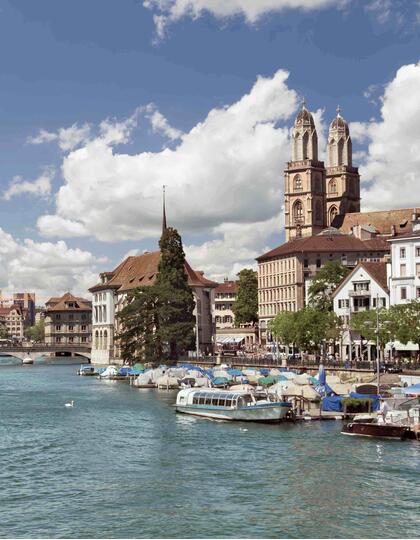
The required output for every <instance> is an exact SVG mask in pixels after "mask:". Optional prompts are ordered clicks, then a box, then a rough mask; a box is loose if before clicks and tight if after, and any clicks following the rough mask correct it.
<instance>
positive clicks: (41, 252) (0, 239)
mask: <svg viewBox="0 0 420 540" xmlns="http://www.w3.org/2000/svg"><path fill="white" fill-rule="evenodd" d="M100 262H103V261H100V260H98V259H95V257H94V256H93V255H92V254H91V253H89V252H88V251H82V250H81V249H71V248H69V247H68V246H67V245H66V243H65V242H64V241H59V242H56V243H51V242H35V241H33V240H29V239H26V240H24V241H18V240H16V239H14V238H13V237H12V236H11V235H10V234H8V233H7V232H5V231H4V230H3V229H1V228H0V289H1V290H2V291H3V292H5V295H6V296H7V295H8V294H11V293H13V292H18V291H34V292H35V293H36V295H37V302H38V301H45V300H46V299H48V298H49V297H50V296H55V295H61V294H63V293H64V292H66V291H71V292H73V293H75V294H77V295H80V296H86V295H87V296H89V293H88V291H87V289H88V287H91V286H92V285H93V284H95V283H96V281H97V272H96V268H95V267H96V264H97V263H100Z"/></svg>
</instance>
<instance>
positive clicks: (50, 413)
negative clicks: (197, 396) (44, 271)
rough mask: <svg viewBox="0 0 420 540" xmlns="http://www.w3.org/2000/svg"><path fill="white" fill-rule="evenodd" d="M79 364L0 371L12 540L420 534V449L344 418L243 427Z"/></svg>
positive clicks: (1, 441) (3, 501)
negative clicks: (350, 430)
mask: <svg viewBox="0 0 420 540" xmlns="http://www.w3.org/2000/svg"><path fill="white" fill-rule="evenodd" d="M75 370H76V368H75V367H74V366H45V365H43V366H41V365H40V366H34V367H32V368H30V369H24V368H22V367H20V366H19V367H10V366H8V367H3V368H1V369H0V410H1V416H0V460H1V467H0V485H1V486H2V489H1V490H0V536H1V537H5V538H11V537H51V536H57V537H67V538H79V537H82V538H90V537H109V538H121V537H126V538H130V537H160V538H162V537H163V538H165V537H172V538H173V537H184V538H203V537H218V538H220V537H223V538H227V537H236V538H243V537H251V538H258V537H266V538H274V537H279V536H280V537H281V536H283V537H289V538H297V537H303V538H308V537H319V538H328V537H338V538H340V537H341V538H343V537H346V538H356V537H360V536H362V537H372V538H373V537H377V536H378V535H379V534H380V536H381V537H383V538H391V537H395V536H398V537H413V536H416V535H417V536H418V534H419V527H420V519H419V516H418V511H417V507H418V501H419V497H420V487H419V484H420V483H419V482H418V477H419V473H420V470H419V458H420V445H419V444H417V443H411V442H407V443H395V442H392V441H390V442H378V441H374V440H369V441H364V440H356V439H352V438H348V437H342V436H340V433H339V428H340V424H339V423H338V422H321V423H305V424H300V425H299V424H296V425H283V426H265V425H264V426H260V425H247V426H246V429H247V431H244V427H243V426H241V425H239V424H234V423H232V424H229V423H223V422H212V421H207V420H200V419H196V418H191V417H187V416H181V415H176V414H175V413H174V410H173V407H172V404H173V402H174V399H175V393H174V392H156V391H153V390H147V391H139V390H137V389H135V388H130V387H129V386H128V385H126V384H124V383H114V384H104V383H103V382H100V381H97V380H96V379H91V378H88V377H86V378H84V377H77V376H75ZM70 399H73V400H74V401H75V407H74V408H73V409H66V408H65V407H64V403H65V402H66V401H68V400H70Z"/></svg>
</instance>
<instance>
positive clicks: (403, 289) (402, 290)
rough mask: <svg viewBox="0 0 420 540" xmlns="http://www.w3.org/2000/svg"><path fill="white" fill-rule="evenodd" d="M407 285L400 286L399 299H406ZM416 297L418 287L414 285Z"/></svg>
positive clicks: (417, 295)
mask: <svg viewBox="0 0 420 540" xmlns="http://www.w3.org/2000/svg"><path fill="white" fill-rule="evenodd" d="M407 298H408V296H407V287H400V300H407ZM416 298H420V287H416Z"/></svg>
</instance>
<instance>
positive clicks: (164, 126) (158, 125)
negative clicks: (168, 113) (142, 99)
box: [146, 104, 183, 141]
mask: <svg viewBox="0 0 420 540" xmlns="http://www.w3.org/2000/svg"><path fill="white" fill-rule="evenodd" d="M146 115H147V118H148V119H149V121H150V125H151V126H152V129H153V131H154V132H155V133H161V134H162V135H164V136H165V137H167V138H168V139H170V140H171V141H175V140H177V139H179V138H181V136H182V135H183V133H182V131H180V130H179V129H176V128H174V127H172V126H171V125H170V124H169V122H168V120H167V118H165V116H163V114H162V113H161V112H160V111H158V110H157V109H156V107H155V106H154V105H153V104H150V105H148V106H147V107H146Z"/></svg>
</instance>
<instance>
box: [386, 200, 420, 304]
mask: <svg viewBox="0 0 420 540" xmlns="http://www.w3.org/2000/svg"><path fill="white" fill-rule="evenodd" d="M411 224H412V230H411V232H407V233H405V234H403V235H400V236H396V237H393V238H390V239H389V243H390V244H391V263H390V265H389V266H388V269H389V270H388V272H389V287H390V297H391V305H394V304H405V303H407V302H410V301H412V300H420V213H419V212H418V211H417V210H414V211H412V219H411Z"/></svg>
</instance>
